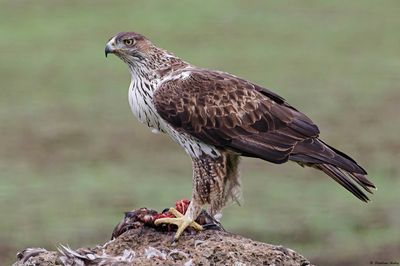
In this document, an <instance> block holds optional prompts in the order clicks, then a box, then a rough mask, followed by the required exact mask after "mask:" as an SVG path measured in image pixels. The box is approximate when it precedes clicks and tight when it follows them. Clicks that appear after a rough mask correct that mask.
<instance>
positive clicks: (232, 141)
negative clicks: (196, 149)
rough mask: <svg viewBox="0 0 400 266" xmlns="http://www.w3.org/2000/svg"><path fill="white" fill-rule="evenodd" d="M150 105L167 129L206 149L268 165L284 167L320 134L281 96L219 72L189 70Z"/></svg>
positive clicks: (167, 84)
mask: <svg viewBox="0 0 400 266" xmlns="http://www.w3.org/2000/svg"><path fill="white" fill-rule="evenodd" d="M178 74H179V73H177V75H178ZM174 103H175V105H176V106H175V108H174ZM154 104H155V106H156V109H157V111H158V113H159V114H160V116H161V117H162V118H163V119H164V120H166V121H167V122H168V123H169V124H171V125H172V126H174V127H175V128H179V129H180V130H184V131H185V132H187V133H189V134H191V135H193V136H195V137H196V138H198V139H200V140H201V141H203V142H205V143H210V144H212V145H215V146H217V147H224V148H228V149H232V150H234V151H236V152H238V153H242V154H246V155H248V156H254V157H260V158H263V159H265V160H268V161H271V162H279V163H281V162H285V161H287V160H288V157H289V154H290V152H291V151H292V150H293V147H294V145H295V144H296V143H297V142H298V141H301V140H304V139H307V138H312V137H317V136H318V134H319V130H318V128H317V126H316V125H315V124H314V123H313V122H312V121H311V120H310V119H309V118H308V117H306V116H305V115H304V114H302V113H300V112H298V111H297V110H296V109H294V108H293V107H291V106H290V105H288V104H287V103H286V102H285V100H284V99H283V98H281V97H280V96H278V95H276V94H274V93H273V92H271V91H269V90H267V89H264V88H261V87H260V86H257V85H255V84H252V83H250V82H248V81H245V80H243V79H240V78H237V77H234V76H232V75H229V74H227V73H223V72H216V71H209V70H200V69H192V70H191V74H190V75H189V77H187V78H185V79H171V80H169V81H166V82H164V83H163V84H162V85H161V86H160V87H159V88H158V90H157V91H156V93H155V94H154Z"/></svg>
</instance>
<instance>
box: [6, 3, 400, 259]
mask: <svg viewBox="0 0 400 266" xmlns="http://www.w3.org/2000/svg"><path fill="white" fill-rule="evenodd" d="M0 3H1V7H0V37H1V39H0V55H1V56H0V60H1V61H0V84H1V88H0V95H1V97H0V134H1V137H0V217H1V219H0V265H3V264H8V263H10V262H11V261H13V260H14V259H15V254H16V252H17V251H20V250H22V249H24V248H26V247H31V246H42V247H45V248H49V249H54V248H55V247H56V245H58V244H60V243H62V244H69V245H71V246H72V247H75V248H77V247H79V246H83V245H93V244H96V243H103V242H105V241H107V240H108V239H109V237H110V233H111V231H112V229H113V226H114V225H115V224H116V223H117V222H118V221H119V220H120V219H121V217H122V215H123V212H124V211H128V210H131V209H134V208H139V207H142V206H146V207H150V208H154V209H158V210H161V209H163V208H165V207H168V206H171V205H172V204H173V203H174V202H175V200H177V199H180V198H189V197H190V193H191V162H190V160H189V158H188V157H187V155H186V154H185V153H184V152H183V151H182V150H181V149H180V148H179V147H178V146H177V145H176V144H174V143H172V141H170V140H169V139H168V137H166V136H162V135H154V134H151V133H150V131H149V129H147V128H146V127H145V126H143V125H141V124H139V123H138V122H137V121H136V120H135V119H134V117H133V116H132V114H131V111H130V109H129V105H128V100H127V93H128V85H129V82H130V76H129V73H128V70H127V67H126V66H125V65H124V64H123V63H122V62H121V61H119V60H118V59H117V58H115V57H110V58H108V59H107V60H106V58H105V57H104V46H105V43H106V41H107V40H108V39H109V38H110V37H111V36H113V35H114V34H116V33H117V32H119V31H131V30H132V31H137V32H140V33H143V34H145V35H146V36H148V37H149V38H150V39H151V40H152V41H153V42H154V43H156V44H158V45H159V46H161V47H163V48H165V49H167V50H170V51H172V52H174V53H175V54H176V55H178V56H180V57H182V58H184V59H185V60H187V61H189V62H191V63H193V64H195V65H198V66H201V67H207V68H212V69H220V70H224V71H227V72H230V73H232V74H235V75H238V76H241V77H244V78H246V79H249V80H252V81H254V82H256V83H258V84H260V85H263V86H266V87H268V88H270V89H272V90H274V91H275V92H277V93H278V94H280V95H282V96H283V97H285V98H286V99H287V100H288V101H289V103H291V104H292V105H293V106H295V107H297V108H298V109H300V110H301V111H303V112H305V113H306V114H308V115H309V116H310V117H311V118H312V119H313V120H314V121H315V122H316V123H317V124H318V125H319V126H320V129H321V132H322V134H321V135H322V138H323V139H324V140H325V141H327V142H328V143H330V144H331V145H333V146H335V147H337V148H339V149H341V150H343V151H344V152H346V153H348V154H350V155H351V156H352V157H354V158H356V159H357V161H358V162H359V163H360V164H361V165H362V166H364V167H365V168H366V169H367V170H368V172H369V174H370V177H371V179H372V180H373V181H374V182H375V184H376V185H377V186H378V188H379V190H378V191H377V192H376V193H375V195H374V196H372V202H371V203H369V204H364V203H362V202H360V201H358V200H357V199H356V198H355V197H353V196H352V195H351V194H350V193H348V192H347V191H345V190H344V189H342V188H341V187H340V186H339V185H337V184H336V183H334V182H333V181H332V180H330V179H329V178H328V177H327V176H325V175H324V174H322V173H319V172H317V171H315V170H312V169H302V168H300V167H299V166H297V165H295V164H285V165H279V166H277V165H272V164H269V163H266V162H263V161H260V160H255V159H244V160H243V164H242V180H243V188H244V200H243V204H242V206H241V207H239V206H237V205H234V206H231V207H228V208H226V209H225V212H224V217H223V221H222V222H223V225H224V226H225V227H226V229H228V230H229V231H231V232H235V233H238V234H242V235H244V236H248V237H251V238H253V239H256V240H259V241H264V242H268V243H272V244H278V245H284V246H287V247H290V248H292V249H295V250H297V251H298V252H300V253H302V254H303V255H305V256H306V257H308V258H309V259H311V261H312V262H314V263H317V264H320V265H343V264H352V265H365V264H369V262H370V261H371V260H372V261H375V260H381V261H382V260H383V261H390V260H397V261H399V260H400V205H399V204H400V202H399V192H400V181H399V178H398V176H399V173H400V166H399V162H398V159H399V153H400V141H399V129H400V88H399V87H400V85H399V83H400V75H399V70H400V15H399V14H400V2H399V1H389V0H388V1H374V0H371V1H339V0H338V1H197V2H195V1H192V2H189V1H53V0H48V1H42V0H40V1H39V0H37V1H18V0H13V1H4V0H2V1H1V2H0Z"/></svg>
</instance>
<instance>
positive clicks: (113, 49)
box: [104, 32, 153, 63]
mask: <svg viewBox="0 0 400 266" xmlns="http://www.w3.org/2000/svg"><path fill="white" fill-rule="evenodd" d="M152 46H153V45H152V44H151V42H150V41H149V40H148V39H147V38H146V37H144V36H143V35H141V34H139V33H136V32H120V33H118V34H117V35H115V36H114V37H111V39H110V40H109V41H108V43H107V44H106V48H105V50H104V52H105V55H106V57H107V55H108V54H115V55H116V56H118V57H119V58H121V59H122V60H123V61H125V62H127V63H128V62H130V63H132V62H133V61H135V60H141V59H143V58H145V57H146V54H147V52H148V51H149V50H150V49H151V47H152Z"/></svg>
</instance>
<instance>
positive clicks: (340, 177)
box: [313, 164, 372, 202]
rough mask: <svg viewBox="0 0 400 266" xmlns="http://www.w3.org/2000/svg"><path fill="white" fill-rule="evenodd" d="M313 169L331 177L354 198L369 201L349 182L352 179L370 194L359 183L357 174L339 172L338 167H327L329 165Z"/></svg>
mask: <svg viewBox="0 0 400 266" xmlns="http://www.w3.org/2000/svg"><path fill="white" fill-rule="evenodd" d="M313 167H315V168H317V169H319V170H321V171H323V172H324V173H326V174H327V175H329V176H330V177H332V179H333V180H335V181H336V182H338V183H339V184H340V185H342V186H343V187H344V188H345V189H347V190H348V191H350V192H351V193H352V194H353V195H354V196H356V197H357V198H359V199H360V200H362V201H364V202H368V201H369V198H368V196H367V195H365V193H364V192H363V191H362V190H361V189H360V188H359V187H358V186H356V185H355V184H354V183H353V182H352V181H351V179H353V180H354V181H356V183H357V184H359V185H360V186H362V188H364V189H365V190H366V191H368V192H369V193H372V191H371V190H370V189H369V187H368V186H366V185H365V184H363V183H362V181H360V179H358V178H357V174H355V175H354V174H352V173H349V172H346V171H344V170H341V169H340V168H338V167H335V166H333V165H329V164H316V165H314V166H313ZM349 177H350V178H351V179H350V178H349Z"/></svg>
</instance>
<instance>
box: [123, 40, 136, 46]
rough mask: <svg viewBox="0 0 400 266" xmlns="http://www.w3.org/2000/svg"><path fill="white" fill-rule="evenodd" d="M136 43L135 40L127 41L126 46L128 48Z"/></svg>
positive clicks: (125, 41)
mask: <svg viewBox="0 0 400 266" xmlns="http://www.w3.org/2000/svg"><path fill="white" fill-rule="evenodd" d="M134 43H135V41H134V40H133V39H125V40H124V44H125V45H127V46H131V45H133V44H134Z"/></svg>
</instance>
